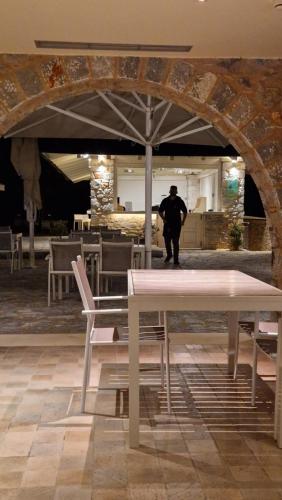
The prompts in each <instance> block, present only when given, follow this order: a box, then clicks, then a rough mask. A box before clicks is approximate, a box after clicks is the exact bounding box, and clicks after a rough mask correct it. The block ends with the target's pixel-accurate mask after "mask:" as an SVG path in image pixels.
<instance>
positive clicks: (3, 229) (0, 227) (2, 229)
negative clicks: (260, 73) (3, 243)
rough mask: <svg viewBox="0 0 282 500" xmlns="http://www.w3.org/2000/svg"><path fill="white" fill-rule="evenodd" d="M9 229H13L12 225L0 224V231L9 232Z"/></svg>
mask: <svg viewBox="0 0 282 500" xmlns="http://www.w3.org/2000/svg"><path fill="white" fill-rule="evenodd" d="M8 231H11V227H10V226H0V233H7V232H8Z"/></svg>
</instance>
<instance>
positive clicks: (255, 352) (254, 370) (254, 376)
mask: <svg viewBox="0 0 282 500" xmlns="http://www.w3.org/2000/svg"><path fill="white" fill-rule="evenodd" d="M258 332H259V312H258V311H256V312H255V326H254V332H253V367H252V406H255V404H256V379H257V363H258V350H257V343H256V338H257V335H258Z"/></svg>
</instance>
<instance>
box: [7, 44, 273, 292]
mask: <svg viewBox="0 0 282 500" xmlns="http://www.w3.org/2000/svg"><path fill="white" fill-rule="evenodd" d="M97 89H101V90H106V89H111V90H120V91H131V90H135V91H138V92H141V93H144V94H151V95H153V96H156V97H163V98H166V99H169V100H171V101H172V102H174V103H175V104H177V105H178V106H180V107H183V108H185V109H187V110H188V111H192V112H195V113H197V115H198V116H200V117H202V118H204V119H205V120H207V121H209V122H210V123H212V124H213V125H214V126H215V127H216V128H217V129H218V130H219V131H220V132H221V133H222V134H223V135H224V136H225V137H226V138H227V139H228V140H229V141H230V143H231V144H232V145H233V146H234V147H235V148H236V149H237V151H238V152H239V153H240V155H241V156H242V157H243V158H244V161H245V163H246V168H247V170H248V172H249V173H250V174H251V175H252V177H253V179H254V181H255V183H256V185H257V188H258V190H259V192H260V195H261V198H262V202H263V205H264V208H265V212H266V215H267V218H268V221H269V224H270V229H271V235H272V247H273V253H274V267H273V279H274V282H276V283H277V284H278V286H280V287H281V288H282V212H281V200H282V175H281V174H282V61H281V60H261V59H259V60H255V59H251V60H247V59H222V60H221V59H170V58H155V57H151V58H141V57H102V56H94V57H92V56H42V55H20V54H19V55H11V54H2V55H0V134H1V135H4V134H5V133H6V132H7V131H8V130H9V129H10V128H11V127H13V126H15V125H16V124H17V123H18V122H19V121H20V120H22V119H23V118H24V117H26V116H27V115H29V114H30V113H32V112H33V111H35V110H37V109H39V108H41V107H43V106H45V105H46V104H50V103H52V102H55V101H58V100H60V99H64V98H66V97H69V96H75V95H80V94H84V93H88V92H91V91H94V90H97Z"/></svg>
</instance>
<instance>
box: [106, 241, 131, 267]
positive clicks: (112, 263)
mask: <svg viewBox="0 0 282 500" xmlns="http://www.w3.org/2000/svg"><path fill="white" fill-rule="evenodd" d="M100 255H101V257H100V262H101V271H121V272H126V271H127V270H128V269H132V268H133V242H128V243H119V242H112V241H111V242H110V241H102V242H101V254H100Z"/></svg>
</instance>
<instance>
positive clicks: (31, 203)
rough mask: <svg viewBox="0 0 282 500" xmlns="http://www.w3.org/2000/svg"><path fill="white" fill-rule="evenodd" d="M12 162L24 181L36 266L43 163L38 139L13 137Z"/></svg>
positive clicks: (32, 258) (30, 236)
mask: <svg viewBox="0 0 282 500" xmlns="http://www.w3.org/2000/svg"><path fill="white" fill-rule="evenodd" d="M11 162H12V164H13V165H14V167H15V169H16V171H17V173H18V174H19V175H20V176H21V177H22V179H23V183H24V208H25V210H26V218H27V220H28V222H29V259H30V266H31V267H34V264H35V259H34V221H35V220H36V216H37V210H38V209H40V208H41V207H42V203H41V193H40V185H39V178H40V174H41V164H40V157H39V150H38V144H37V140H36V139H30V138H24V139H23V138H15V139H12V147H11Z"/></svg>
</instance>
